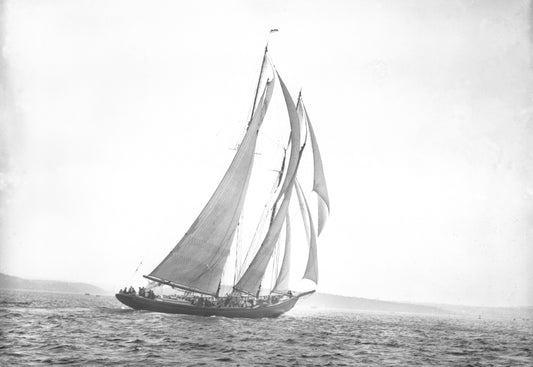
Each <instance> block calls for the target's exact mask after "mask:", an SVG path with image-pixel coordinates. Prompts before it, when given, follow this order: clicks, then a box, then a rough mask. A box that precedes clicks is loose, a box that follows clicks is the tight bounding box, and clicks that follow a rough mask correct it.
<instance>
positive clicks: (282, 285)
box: [272, 215, 291, 293]
mask: <svg viewBox="0 0 533 367" xmlns="http://www.w3.org/2000/svg"><path fill="white" fill-rule="evenodd" d="M290 268H291V221H290V215H287V216H286V217H285V249H284V253H283V262H282V263H281V269H280V271H279V274H278V278H277V280H276V284H275V285H274V288H272V292H277V293H285V292H287V291H288V290H289V275H290Z"/></svg>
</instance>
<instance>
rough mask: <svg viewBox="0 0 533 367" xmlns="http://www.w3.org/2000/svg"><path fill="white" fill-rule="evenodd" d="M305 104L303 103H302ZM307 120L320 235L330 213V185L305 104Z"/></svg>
mask: <svg viewBox="0 0 533 367" xmlns="http://www.w3.org/2000/svg"><path fill="white" fill-rule="evenodd" d="M302 106H303V103H302ZM303 110H304V114H305V120H306V121H307V126H308V127H309V133H310V135H311V145H312V147H313V164H314V179H313V191H314V192H316V193H317V195H318V235H319V236H320V233H322V230H323V229H324V226H325V224H326V219H327V216H328V215H329V196H328V187H327V185H326V178H325V176H324V166H323V165H322V157H321V156H320V150H319V149H318V143H317V141H316V136H315V132H314V130H313V126H312V125H311V120H309V115H308V114H307V109H306V108H305V106H303Z"/></svg>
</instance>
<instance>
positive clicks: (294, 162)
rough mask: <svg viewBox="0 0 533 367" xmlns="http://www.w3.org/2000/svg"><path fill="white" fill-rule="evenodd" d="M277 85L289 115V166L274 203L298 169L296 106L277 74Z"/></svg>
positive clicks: (298, 127)
mask: <svg viewBox="0 0 533 367" xmlns="http://www.w3.org/2000/svg"><path fill="white" fill-rule="evenodd" d="M277 75H278V79H279V84H280V85H281V89H282V90H283V97H284V98H285V104H286V105H287V112H288V113H289V121H290V124H291V139H290V142H291V144H290V145H291V154H290V156H289V164H288V165H287V172H286V174H285V180H284V181H283V185H282V186H281V190H280V191H279V194H278V198H277V199H276V201H279V200H280V198H281V196H282V195H284V194H285V193H286V192H288V191H289V186H290V185H291V183H292V178H293V177H295V176H296V170H297V169H298V161H299V159H300V119H299V118H298V113H297V112H296V106H295V105H294V101H293V100H292V97H291V95H290V93H289V91H288V90H287V87H286V86H285V83H284V82H283V80H282V79H281V76H280V75H279V74H277Z"/></svg>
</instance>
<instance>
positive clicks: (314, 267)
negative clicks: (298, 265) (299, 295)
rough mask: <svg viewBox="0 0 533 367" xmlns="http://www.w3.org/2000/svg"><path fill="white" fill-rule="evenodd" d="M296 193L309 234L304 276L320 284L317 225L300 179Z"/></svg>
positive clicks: (296, 185)
mask: <svg viewBox="0 0 533 367" xmlns="http://www.w3.org/2000/svg"><path fill="white" fill-rule="evenodd" d="M295 187H296V194H297V196H298V201H299V203H300V210H301V212H302V219H303V221H304V225H305V230H306V234H307V240H308V242H309V256H308V258H307V266H306V267H305V273H304V276H303V278H304V279H309V280H312V281H313V282H315V283H316V284H318V257H317V246H316V233H315V226H314V224H313V218H312V217H311V211H310V210H309V205H308V204H307V200H306V199H305V196H304V194H303V191H302V187H301V186H300V183H299V182H298V180H296V182H295Z"/></svg>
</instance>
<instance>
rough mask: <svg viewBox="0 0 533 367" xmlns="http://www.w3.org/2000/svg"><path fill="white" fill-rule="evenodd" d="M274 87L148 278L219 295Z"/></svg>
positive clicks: (268, 88)
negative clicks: (205, 199)
mask: <svg viewBox="0 0 533 367" xmlns="http://www.w3.org/2000/svg"><path fill="white" fill-rule="evenodd" d="M273 88H274V80H272V81H271V82H268V83H267V85H266V87H265V90H264V92H263V95H262V96H261V99H260V101H259V104H258V108H257V110H256V113H254V116H253V119H252V121H251V123H250V125H249V127H248V130H247V132H246V134H245V136H244V138H243V140H242V142H241V144H240V146H239V148H238V150H237V153H236V154H235V157H234V158H233V161H232V162H231V165H230V166H229V168H228V170H227V172H226V174H225V175H224V178H223V179H222V181H221V182H220V184H219V185H218V187H217V189H216V190H215V192H214V193H213V195H212V196H211V199H210V200H209V202H208V203H207V205H206V206H205V207H204V209H203V210H202V212H201V213H200V215H199V216H198V218H197V219H196V220H195V222H194V223H193V224H192V226H191V227H190V228H189V230H188V231H187V233H186V234H185V235H184V236H183V238H182V239H181V240H180V242H179V243H178V244H177V245H176V246H175V247H174V249H173V250H172V251H171V252H170V253H169V254H168V256H167V257H166V258H165V259H164V260H163V261H162V262H161V264H159V265H158V266H157V267H156V268H155V269H154V270H153V271H152V272H151V273H150V275H149V276H148V278H150V279H155V280H162V281H164V282H169V283H171V284H172V285H174V286H177V287H181V288H184V289H188V290H193V291H197V292H201V293H206V294H212V295H216V292H217V289H218V286H219V282H220V278H221V276H222V272H223V269H224V265H225V262H226V259H227V257H228V255H229V252H230V247H231V244H232V241H233V237H234V234H235V229H236V227H237V224H238V221H239V217H240V215H241V211H242V207H243V204H244V199H245V196H246V192H247V188H248V183H249V179H250V174H251V171H252V166H253V160H254V152H255V146H256V142H257V134H258V131H259V128H260V126H261V123H262V121H263V118H264V115H265V113H266V111H267V108H268V105H269V102H270V98H271V96H272V91H273Z"/></svg>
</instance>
